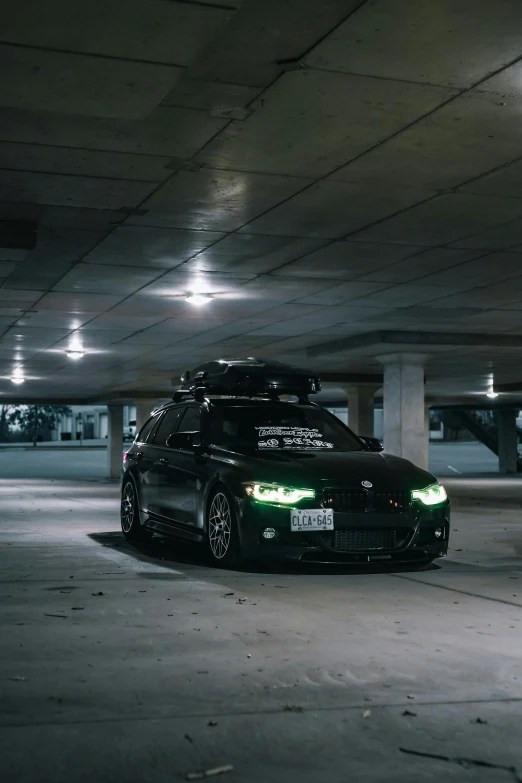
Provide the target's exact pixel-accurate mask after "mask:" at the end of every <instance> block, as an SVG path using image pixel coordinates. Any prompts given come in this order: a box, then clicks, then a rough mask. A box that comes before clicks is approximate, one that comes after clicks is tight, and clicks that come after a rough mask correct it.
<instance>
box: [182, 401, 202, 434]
mask: <svg viewBox="0 0 522 783" xmlns="http://www.w3.org/2000/svg"><path fill="white" fill-rule="evenodd" d="M200 429H201V410H200V409H199V408H196V407H195V406H194V405H192V406H191V407H189V408H186V409H185V415H184V416H183V418H182V419H181V424H180V425H179V427H178V432H199V431H200Z"/></svg>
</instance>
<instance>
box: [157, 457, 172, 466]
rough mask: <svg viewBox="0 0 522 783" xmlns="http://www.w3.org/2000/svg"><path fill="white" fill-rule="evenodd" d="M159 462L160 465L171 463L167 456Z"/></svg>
mask: <svg viewBox="0 0 522 783" xmlns="http://www.w3.org/2000/svg"><path fill="white" fill-rule="evenodd" d="M158 462H159V464H160V465H168V464H169V461H168V459H165V457H162V458H161V459H159V460H158Z"/></svg>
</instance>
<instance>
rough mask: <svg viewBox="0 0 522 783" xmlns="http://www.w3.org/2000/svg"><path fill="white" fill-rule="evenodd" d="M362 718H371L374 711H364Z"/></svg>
mask: <svg viewBox="0 0 522 783" xmlns="http://www.w3.org/2000/svg"><path fill="white" fill-rule="evenodd" d="M362 716H363V720H364V719H365V718H371V717H372V711H371V710H363V712H362Z"/></svg>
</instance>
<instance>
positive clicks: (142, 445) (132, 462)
mask: <svg viewBox="0 0 522 783" xmlns="http://www.w3.org/2000/svg"><path fill="white" fill-rule="evenodd" d="M162 415H163V414H162V413H157V414H155V415H154V416H151V417H150V419H149V420H148V421H147V422H146V423H145V424H144V425H143V427H142V428H141V430H140V432H139V435H138V437H137V438H136V441H135V442H134V443H133V445H132V446H131V448H130V449H129V451H128V452H127V465H128V469H129V472H130V473H131V475H132V476H133V477H134V478H135V479H136V483H137V485H138V495H139V499H140V508H141V510H142V511H146V510H147V509H148V507H149V504H150V503H151V501H152V502H154V501H153V498H154V497H155V495H156V493H157V487H156V486H155V484H154V482H153V481H152V482H151V470H152V467H153V464H154V449H153V445H152V444H153V439H154V432H155V429H156V427H157V426H158V423H159V422H160V421H161V418H162Z"/></svg>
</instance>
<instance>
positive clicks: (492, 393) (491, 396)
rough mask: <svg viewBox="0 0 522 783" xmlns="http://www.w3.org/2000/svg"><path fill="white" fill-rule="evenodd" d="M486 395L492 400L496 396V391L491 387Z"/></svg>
mask: <svg viewBox="0 0 522 783" xmlns="http://www.w3.org/2000/svg"><path fill="white" fill-rule="evenodd" d="M486 397H489V399H490V400H494V399H495V397H498V392H496V391H493V389H491V391H488V393H487V394H486Z"/></svg>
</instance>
